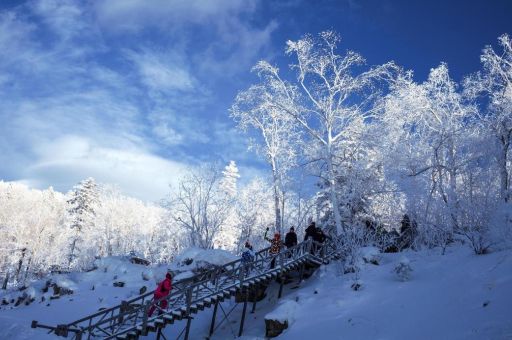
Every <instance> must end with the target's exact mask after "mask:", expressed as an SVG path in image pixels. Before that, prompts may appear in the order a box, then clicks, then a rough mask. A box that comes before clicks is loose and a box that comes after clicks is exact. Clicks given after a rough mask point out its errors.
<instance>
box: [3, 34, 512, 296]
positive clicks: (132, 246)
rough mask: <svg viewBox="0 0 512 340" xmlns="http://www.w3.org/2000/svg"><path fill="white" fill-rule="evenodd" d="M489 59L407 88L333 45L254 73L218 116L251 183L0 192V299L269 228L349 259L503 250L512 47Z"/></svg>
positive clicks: (204, 175)
mask: <svg viewBox="0 0 512 340" xmlns="http://www.w3.org/2000/svg"><path fill="white" fill-rule="evenodd" d="M490 43H492V44H490V45H488V46H482V47H483V50H482V51H481V54H480V60H481V68H480V69H479V70H475V72H474V73H472V74H467V76H466V77H464V79H463V81H460V82H456V81H454V80H453V79H452V77H451V76H450V70H449V65H447V64H446V63H443V62H442V61H440V62H439V65H438V66H436V67H434V68H432V69H431V70H430V74H429V75H428V79H426V80H425V81H421V82H418V81H416V80H415V77H414V70H409V69H406V68H404V67H402V66H401V65H399V64H396V63H394V62H393V61H390V62H388V63H385V64H382V65H367V64H366V63H365V58H364V56H363V55H360V54H359V53H358V52H357V51H351V50H350V46H345V45H344V44H343V40H342V37H340V35H339V34H338V33H336V32H333V31H324V32H322V33H320V34H318V35H316V34H315V35H313V34H312V35H309V34H307V35H304V36H303V37H302V38H300V39H298V40H295V41H292V40H289V41H287V43H286V46H285V49H284V57H285V58H286V59H287V62H288V64H289V65H290V66H289V68H287V69H279V68H277V67H276V66H274V65H272V64H271V63H269V62H267V61H265V60H262V61H260V62H258V63H256V65H254V67H253V68H252V73H253V75H254V78H253V79H254V84H253V85H252V86H250V87H248V88H240V89H239V93H238V95H237V96H236V98H235V99H234V101H233V103H232V106H231V109H230V111H229V112H228V113H226V114H227V115H229V116H230V117H231V118H232V120H233V123H234V124H236V125H237V127H238V129H239V131H240V133H242V134H244V136H245V137H246V140H247V141H248V142H247V147H248V148H249V149H250V151H251V152H253V153H254V155H255V156H257V157H259V158H260V159H261V160H263V161H264V162H265V164H266V165H267V168H266V170H265V173H266V174H267V175H266V176H265V177H263V178H244V173H243V172H241V171H239V170H238V168H237V163H236V162H237V160H236V159H235V160H232V161H231V162H229V164H222V163H220V162H211V163H209V164H203V165H201V166H197V167H194V168H189V169H188V171H187V173H186V174H184V175H183V176H182V177H181V178H180V179H179V181H178V184H177V185H171V186H170V187H169V189H168V195H167V196H166V197H162V199H161V201H160V202H153V203H149V202H143V201H141V200H139V199H136V198H132V197H128V196H126V195H124V194H122V193H121V191H120V190H119V188H117V187H116V186H113V185H110V184H109V183H98V182H96V181H95V179H94V178H86V179H84V180H83V181H81V182H80V183H77V184H76V186H75V187H74V188H73V189H72V190H70V191H69V192H65V193H61V192H58V191H55V190H53V189H52V187H50V188H48V189H45V190H37V189H33V188H30V187H28V186H26V185H25V184H22V183H18V182H0V234H1V235H2V242H1V247H0V277H1V285H2V288H3V289H7V288H9V287H17V286H22V285H25V284H28V283H29V282H30V280H34V279H41V278H44V277H45V275H47V274H49V273H50V272H55V271H59V270H62V271H87V270H90V269H91V268H92V266H93V263H94V260H95V259H97V258H102V257H107V256H117V255H128V254H136V255H137V256H140V257H143V258H145V259H147V260H149V261H150V262H151V263H153V264H159V263H167V262H170V261H172V259H173V258H175V256H176V255H178V254H179V253H180V252H182V251H183V250H185V249H187V248H189V247H199V248H204V249H212V248H215V249H225V250H228V251H231V252H233V254H239V253H240V252H241V250H242V247H243V244H244V242H245V241H246V240H249V241H250V242H251V243H253V244H254V245H255V247H256V248H262V247H265V246H266V244H265V243H264V240H263V238H262V235H263V233H264V232H265V230H266V228H267V227H269V226H270V227H271V229H272V231H274V230H276V231H281V232H282V233H284V232H286V231H287V230H288V228H289V227H290V226H295V228H296V230H297V232H298V234H299V238H301V237H303V235H304V229H305V228H306V227H307V225H308V224H309V223H310V222H311V221H316V223H317V225H320V226H322V228H324V230H325V231H326V232H327V233H328V234H329V235H330V236H331V237H333V238H335V239H336V240H337V242H338V246H339V247H340V249H343V251H345V252H346V254H347V255H350V254H352V255H353V254H355V253H356V252H355V250H357V249H359V248H360V247H363V246H368V245H376V246H378V247H380V249H381V250H385V249H390V247H395V251H399V250H401V249H402V248H403V247H411V248H412V249H414V250H423V249H432V248H436V247H439V249H442V251H444V249H445V248H446V247H447V246H448V245H450V244H453V243H458V244H464V245H466V246H467V247H469V248H470V249H471V250H472V251H473V252H474V253H475V254H486V253H488V252H493V251H498V250H500V249H505V248H507V247H510V244H511V241H512V188H511V181H512V40H511V37H510V36H509V35H507V34H503V35H501V36H499V37H497V40H496V41H495V42H490ZM474 53H475V55H476V54H478V53H479V51H474ZM247 71H249V70H247ZM405 215H407V217H405ZM405 218H407V219H408V220H409V222H408V223H409V224H410V225H412V226H413V229H414V231H413V233H412V235H413V236H412V237H411V238H410V239H409V242H408V244H407V245H405V244H404V243H403V242H402V241H403V238H401V231H400V228H401V225H402V224H403V223H404V219H405ZM354 256H355V255H354Z"/></svg>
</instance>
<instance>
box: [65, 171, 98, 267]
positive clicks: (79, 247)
mask: <svg viewBox="0 0 512 340" xmlns="http://www.w3.org/2000/svg"><path fill="white" fill-rule="evenodd" d="M98 195H99V194H98V186H97V185H96V182H95V181H94V179H93V178H87V179H85V180H83V181H81V182H80V183H78V184H77V185H76V186H75V187H74V188H73V192H72V193H71V197H70V198H69V200H68V201H67V203H68V214H69V227H70V229H71V230H72V236H71V238H70V246H69V247H70V249H69V255H68V265H69V266H70V267H71V266H75V265H79V266H80V265H83V264H86V263H87V262H88V261H89V260H90V258H88V257H89V256H90V255H91V254H89V255H87V251H88V249H87V248H88V247H90V246H91V245H90V244H89V245H88V244H86V243H84V236H85V237H86V236H88V235H89V233H91V232H92V231H94V226H95V221H94V220H95V218H96V209H97V206H98V204H99V199H98ZM77 260H80V261H77Z"/></svg>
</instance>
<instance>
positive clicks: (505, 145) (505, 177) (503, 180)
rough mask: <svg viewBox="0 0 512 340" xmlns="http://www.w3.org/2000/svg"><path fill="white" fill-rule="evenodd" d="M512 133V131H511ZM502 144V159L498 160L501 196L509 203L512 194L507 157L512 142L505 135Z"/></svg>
mask: <svg viewBox="0 0 512 340" xmlns="http://www.w3.org/2000/svg"><path fill="white" fill-rule="evenodd" d="M511 133H512V131H511ZM500 144H501V150H500V151H501V152H500V157H499V159H498V165H499V168H500V189H501V190H500V194H501V198H502V199H503V200H504V201H505V202H508V201H509V200H510V192H509V186H510V183H509V173H508V169H507V155H508V149H509V147H510V141H509V139H508V138H506V136H505V135H502V136H501V138H500Z"/></svg>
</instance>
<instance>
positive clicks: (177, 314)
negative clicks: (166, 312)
mask: <svg viewBox="0 0 512 340" xmlns="http://www.w3.org/2000/svg"><path fill="white" fill-rule="evenodd" d="M171 315H172V316H173V318H174V319H176V320H181V319H182V318H183V317H182V314H181V312H180V311H177V310H175V311H173V312H172V313H171Z"/></svg>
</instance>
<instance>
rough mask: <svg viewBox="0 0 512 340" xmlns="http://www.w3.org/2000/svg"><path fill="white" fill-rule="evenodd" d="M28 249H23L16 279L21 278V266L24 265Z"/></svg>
mask: <svg viewBox="0 0 512 340" xmlns="http://www.w3.org/2000/svg"><path fill="white" fill-rule="evenodd" d="M26 251H27V248H23V249H22V250H21V257H20V260H19V262H18V269H16V275H15V276H16V280H18V279H19V275H20V271H21V267H22V266H23V259H24V258H25V253H26Z"/></svg>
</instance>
